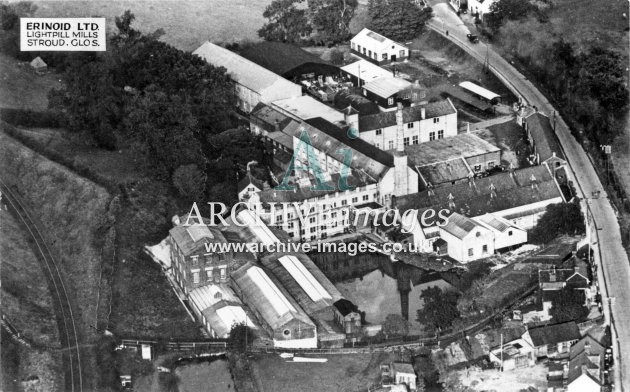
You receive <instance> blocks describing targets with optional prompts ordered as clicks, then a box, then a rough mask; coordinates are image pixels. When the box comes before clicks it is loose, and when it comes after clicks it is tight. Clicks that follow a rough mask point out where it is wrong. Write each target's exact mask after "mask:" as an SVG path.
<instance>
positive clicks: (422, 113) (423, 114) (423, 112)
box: [420, 106, 427, 120]
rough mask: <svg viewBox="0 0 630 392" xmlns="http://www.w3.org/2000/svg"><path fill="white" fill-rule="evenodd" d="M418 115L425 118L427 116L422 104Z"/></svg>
mask: <svg viewBox="0 0 630 392" xmlns="http://www.w3.org/2000/svg"><path fill="white" fill-rule="evenodd" d="M420 117H421V118H422V119H423V120H425V119H426V118H427V108H425V107H424V106H423V107H421V108H420Z"/></svg>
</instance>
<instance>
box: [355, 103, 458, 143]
mask: <svg viewBox="0 0 630 392" xmlns="http://www.w3.org/2000/svg"><path fill="white" fill-rule="evenodd" d="M357 128H358V129H359V137H360V138H361V139H363V140H365V141H367V142H368V143H370V144H373V145H375V146H376V147H378V148H380V149H382V150H393V149H395V148H396V145H397V137H398V136H399V132H398V130H399V129H401V130H402V133H401V134H400V136H401V137H402V140H401V142H402V143H403V145H405V146H408V145H412V144H418V143H424V142H428V141H431V140H437V139H443V138H447V137H451V136H456V135H457V109H455V106H454V105H453V103H452V102H451V101H450V99H445V100H443V101H437V102H431V103H427V104H425V105H417V106H409V107H402V106H401V105H398V108H397V109H396V110H394V111H387V112H382V113H376V114H371V115H368V116H360V117H359V119H358V124H357Z"/></svg>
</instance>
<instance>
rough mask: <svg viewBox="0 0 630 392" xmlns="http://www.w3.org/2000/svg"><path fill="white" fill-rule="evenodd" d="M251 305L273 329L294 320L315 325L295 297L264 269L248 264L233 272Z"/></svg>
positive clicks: (311, 325) (306, 324) (233, 276)
mask: <svg viewBox="0 0 630 392" xmlns="http://www.w3.org/2000/svg"><path fill="white" fill-rule="evenodd" d="M232 278H233V279H234V281H235V282H236V284H237V286H238V287H239V289H240V290H241V292H242V293H243V297H244V298H245V300H246V301H247V304H248V305H249V306H250V307H252V308H254V309H255V310H256V311H257V312H258V314H260V316H261V317H262V318H263V319H264V321H265V323H267V324H268V325H269V326H270V327H271V328H273V329H274V330H275V329H278V328H281V327H282V326H284V325H286V324H287V323H288V322H290V321H291V320H299V321H300V322H301V323H304V324H305V326H310V327H312V328H315V324H313V322H312V321H311V320H310V319H309V317H308V316H307V315H306V313H304V311H303V310H302V309H301V308H300V307H299V305H298V304H297V303H295V300H293V298H291V296H290V295H289V294H288V293H287V292H286V291H285V289H284V288H283V287H282V285H280V284H279V283H276V282H275V281H274V280H273V279H272V278H271V277H270V276H269V275H267V273H266V272H265V271H264V270H262V268H260V267H257V266H255V265H253V264H252V263H248V264H246V265H244V266H243V267H241V268H239V269H238V270H236V271H234V272H233V273H232Z"/></svg>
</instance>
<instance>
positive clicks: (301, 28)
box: [258, 0, 313, 43]
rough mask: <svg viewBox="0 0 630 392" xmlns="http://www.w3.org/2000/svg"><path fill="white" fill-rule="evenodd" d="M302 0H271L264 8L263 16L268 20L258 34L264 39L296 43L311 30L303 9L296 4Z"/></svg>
mask: <svg viewBox="0 0 630 392" xmlns="http://www.w3.org/2000/svg"><path fill="white" fill-rule="evenodd" d="M303 1H304V0H273V1H272V2H271V4H269V5H268V6H267V8H265V11H264V12H263V17H264V18H266V19H267V20H268V22H267V23H265V24H264V25H263V27H262V28H261V29H260V30H258V35H259V36H260V37H261V38H263V39H264V40H266V41H278V42H289V43H298V42H300V41H301V40H302V39H303V38H305V37H307V36H309V35H310V34H311V32H312V31H313V28H312V27H311V24H310V23H309V21H308V19H307V17H306V11H305V10H304V9H298V8H297V7H296V4H298V3H301V2H303Z"/></svg>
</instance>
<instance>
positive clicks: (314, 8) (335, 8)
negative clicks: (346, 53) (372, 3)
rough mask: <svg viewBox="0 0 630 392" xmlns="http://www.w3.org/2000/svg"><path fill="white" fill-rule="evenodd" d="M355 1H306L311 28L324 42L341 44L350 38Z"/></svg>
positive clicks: (356, 4)
mask: <svg viewBox="0 0 630 392" xmlns="http://www.w3.org/2000/svg"><path fill="white" fill-rule="evenodd" d="M358 5H359V3H358V1H357V0H308V8H309V11H310V18H311V22H312V24H313V26H314V27H315V28H316V29H317V31H318V32H319V34H320V35H321V36H322V38H323V39H324V40H326V41H332V42H335V43H336V42H342V41H346V40H347V39H348V37H349V36H350V29H349V27H350V20H352V17H353V16H354V13H355V11H356V9H357V6H358Z"/></svg>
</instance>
